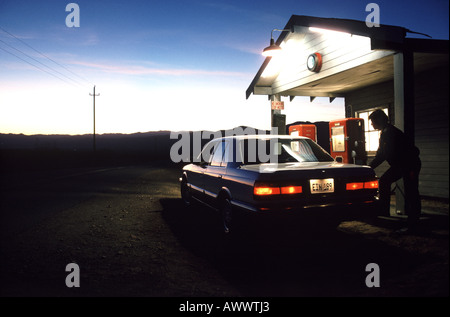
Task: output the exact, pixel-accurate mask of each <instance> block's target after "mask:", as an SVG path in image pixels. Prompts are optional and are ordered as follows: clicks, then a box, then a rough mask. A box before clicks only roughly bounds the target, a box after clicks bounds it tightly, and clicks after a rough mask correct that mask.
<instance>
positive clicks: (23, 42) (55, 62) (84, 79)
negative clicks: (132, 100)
mask: <svg viewBox="0 0 450 317" xmlns="http://www.w3.org/2000/svg"><path fill="white" fill-rule="evenodd" d="M0 29H1V30H2V31H3V32H5V33H6V34H8V35H10V36H11V37H13V38H15V39H16V40H18V41H19V42H21V43H22V44H24V45H26V46H27V47H29V48H30V49H32V50H33V51H35V52H36V53H38V54H39V55H41V56H43V57H44V58H46V59H48V60H49V61H51V62H53V63H54V64H56V65H58V66H59V67H62V68H64V69H65V70H66V71H68V72H69V73H71V74H73V75H75V76H76V77H78V78H79V79H81V80H83V81H85V82H86V83H89V84H91V82H90V81H89V80H87V79H86V78H83V77H81V76H80V75H78V74H77V73H75V72H73V71H72V70H70V69H69V68H67V67H66V66H64V65H61V64H60V63H58V62H57V61H55V60H53V59H52V58H50V57H48V56H47V55H45V54H44V53H42V52H40V51H38V50H37V49H35V48H34V47H32V46H31V45H29V44H28V43H26V42H25V41H22V40H21V39H20V38H18V37H17V36H15V35H14V34H12V33H11V32H8V31H7V30H5V29H4V28H3V27H2V26H0ZM2 42H3V41H2ZM3 43H5V42H3ZM5 44H6V43H5ZM7 45H8V44H7ZM8 46H10V45H8ZM10 47H12V46H10ZM13 48H14V47H13ZM14 49H15V50H17V51H20V50H19V49H17V48H14ZM20 52H21V53H22V54H24V55H27V56H28V57H29V58H31V59H33V60H35V59H34V58H32V57H30V56H29V55H28V54H26V53H24V52H22V51H20ZM13 55H14V54H13ZM36 61H37V60H36ZM38 63H40V64H42V65H44V66H45V67H47V68H50V69H52V70H53V71H55V72H57V73H59V74H61V75H63V76H64V77H66V78H69V77H68V76H66V75H64V74H62V73H60V72H58V71H56V70H55V69H53V68H51V67H50V66H47V65H45V64H43V63H41V62H39V61H38ZM69 79H70V80H72V81H74V82H76V81H75V80H74V79H71V78H69Z"/></svg>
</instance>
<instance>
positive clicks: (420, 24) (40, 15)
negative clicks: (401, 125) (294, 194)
mask: <svg viewBox="0 0 450 317" xmlns="http://www.w3.org/2000/svg"><path fill="white" fill-rule="evenodd" d="M70 2H75V3H77V4H78V5H79V7H80V27H73V28H69V27H67V26H66V24H65V19H66V16H67V15H68V14H69V12H66V11H65V8H66V5H67V4H68V3H70ZM369 2H370V1H356V0H353V1H330V0H324V1H312V2H309V1H304V0H296V1H291V0H286V1H282V2H279V1H266V0H260V1H247V0H240V1H224V0H223V1H218V0H192V1H188V0H185V1H171V0H166V1H137V0H131V1H112V0H108V1H106V0H105V1H101V0H90V1H85V0H79V1H68V0H66V1H63V0H58V1H57V0H53V1H50V0H41V1H36V0H34V1H30V0H29V1H24V0H15V1H9V0H6V1H5V0H0V27H1V28H2V29H0V133H24V134H84V133H91V132H92V97H90V96H89V93H92V89H93V86H94V85H96V92H97V93H100V96H99V97H98V98H97V99H96V119H97V120H96V125H97V133H134V132H147V131H157V130H185V129H188V130H200V129H209V130H219V129H228V128H233V127H236V126H239V125H248V126H252V127H255V128H260V129H268V128H269V127H270V104H269V102H268V101H267V97H264V96H251V97H250V99H248V100H246V99H245V90H246V89H247V87H248V85H249V84H250V82H251V80H252V79H253V77H254V76H255V74H256V72H257V71H258V69H259V67H260V65H261V64H262V62H263V60H264V58H263V57H262V56H261V54H260V53H261V50H262V49H263V48H264V47H265V46H267V45H268V42H269V39H270V31H271V30H272V29H273V28H282V27H284V25H285V24H286V23H287V21H288V20H289V18H290V16H291V15H292V14H297V15H311V16H319V17H333V18H346V19H356V20H361V21H364V20H365V18H366V16H367V14H368V12H366V11H365V7H366V5H367V4H368V3H369ZM376 3H377V4H378V5H379V7H380V21H381V23H382V24H389V25H397V26H403V27H406V28H409V29H411V30H413V31H417V32H422V33H426V34H429V35H431V36H432V37H433V38H435V39H448V38H449V37H448V30H449V25H448V10H449V8H448V6H449V3H448V1H446V0H445V1H444V0H430V1H420V2H419V1H409V2H405V1H396V0H391V1H376ZM5 31H7V32H8V33H6V32H5ZM12 35H13V36H12ZM55 62H56V63H55ZM33 65H34V66H33ZM36 66H37V67H39V68H40V69H38V68H37V67H36ZM343 104H344V103H343V100H340V99H336V100H335V101H334V102H333V103H332V104H329V103H328V100H327V99H325V98H317V99H316V100H315V101H314V102H313V103H309V102H308V101H307V99H305V98H295V99H294V101H293V102H292V103H291V102H289V101H286V102H285V107H286V110H285V113H286V115H287V123H290V122H293V121H300V120H301V121H308V120H309V121H328V120H332V119H337V118H341V117H344V110H343Z"/></svg>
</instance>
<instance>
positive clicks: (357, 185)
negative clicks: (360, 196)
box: [346, 183, 364, 190]
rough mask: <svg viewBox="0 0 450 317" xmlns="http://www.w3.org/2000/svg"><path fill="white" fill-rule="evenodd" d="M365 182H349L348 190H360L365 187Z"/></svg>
mask: <svg viewBox="0 0 450 317" xmlns="http://www.w3.org/2000/svg"><path fill="white" fill-rule="evenodd" d="M363 188H364V183H347V186H346V189H347V190H358V189H363Z"/></svg>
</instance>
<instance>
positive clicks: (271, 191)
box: [253, 186, 280, 196]
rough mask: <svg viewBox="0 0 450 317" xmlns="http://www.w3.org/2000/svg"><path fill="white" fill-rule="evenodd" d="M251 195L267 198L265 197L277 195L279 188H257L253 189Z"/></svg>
mask: <svg viewBox="0 0 450 317" xmlns="http://www.w3.org/2000/svg"><path fill="white" fill-rule="evenodd" d="M253 193H254V194H255V195H257V196H267V195H279V194H280V188H279V187H265V186H258V187H256V186H255V187H254V188H253Z"/></svg>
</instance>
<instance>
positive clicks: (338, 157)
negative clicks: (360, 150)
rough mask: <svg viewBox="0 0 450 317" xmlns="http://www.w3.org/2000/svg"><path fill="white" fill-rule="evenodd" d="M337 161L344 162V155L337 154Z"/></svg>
mask: <svg viewBox="0 0 450 317" xmlns="http://www.w3.org/2000/svg"><path fill="white" fill-rule="evenodd" d="M336 162H338V163H342V162H344V159H343V158H342V156H336Z"/></svg>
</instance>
